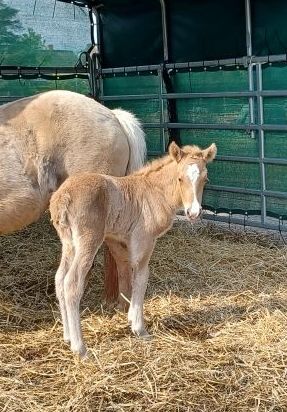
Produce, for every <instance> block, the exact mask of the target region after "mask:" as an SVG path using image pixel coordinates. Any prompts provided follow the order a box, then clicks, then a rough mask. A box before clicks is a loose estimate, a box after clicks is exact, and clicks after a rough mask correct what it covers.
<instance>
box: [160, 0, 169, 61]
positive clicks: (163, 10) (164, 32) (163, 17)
mask: <svg viewBox="0 0 287 412" xmlns="http://www.w3.org/2000/svg"><path fill="white" fill-rule="evenodd" d="M160 5H161V21H162V41H163V58H164V61H165V62H167V61H168V41H167V23H166V7H165V2H164V0H160Z"/></svg>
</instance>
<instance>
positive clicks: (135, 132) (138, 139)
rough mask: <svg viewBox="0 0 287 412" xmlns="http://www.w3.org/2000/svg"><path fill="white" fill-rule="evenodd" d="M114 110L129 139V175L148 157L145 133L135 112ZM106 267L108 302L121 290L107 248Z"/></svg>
mask: <svg viewBox="0 0 287 412" xmlns="http://www.w3.org/2000/svg"><path fill="white" fill-rule="evenodd" d="M112 112H113V113H114V115H115V116H116V118H117V119H118V121H119V122H120V125H121V126H122V128H123V130H124V132H125V134H126V136H127V139H128V144H129V148H130V156H129V162H128V165H127V169H126V174H127V175H128V174H130V173H132V172H134V171H135V170H137V169H139V168H140V167H142V166H143V164H144V161H145V157H146V143H145V134H144V131H143V129H142V127H141V125H140V122H139V121H138V119H137V118H136V117H135V116H134V115H133V114H131V113H129V112H127V111H125V110H121V109H115V110H112ZM105 267H106V271H105V292H104V295H105V298H106V301H107V302H113V301H115V300H117V299H118V298H119V292H121V291H119V284H118V273H117V267H116V263H115V261H114V260H113V259H112V257H111V255H110V253H109V251H108V250H107V249H106V250H105ZM126 276H128V275H126ZM127 282H130V279H127ZM119 300H121V299H119Z"/></svg>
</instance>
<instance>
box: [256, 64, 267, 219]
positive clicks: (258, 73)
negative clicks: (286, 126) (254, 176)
mask: <svg viewBox="0 0 287 412" xmlns="http://www.w3.org/2000/svg"><path fill="white" fill-rule="evenodd" d="M256 86H257V90H258V96H257V116H258V124H259V159H260V175H261V191H262V195H261V221H262V224H264V223H265V219H266V198H265V196H264V191H265V190H266V178H265V164H264V162H263V159H264V130H263V128H262V125H263V124H264V108H263V97H262V96H261V95H260V92H261V91H262V89H263V87H262V66H261V64H257V65H256Z"/></svg>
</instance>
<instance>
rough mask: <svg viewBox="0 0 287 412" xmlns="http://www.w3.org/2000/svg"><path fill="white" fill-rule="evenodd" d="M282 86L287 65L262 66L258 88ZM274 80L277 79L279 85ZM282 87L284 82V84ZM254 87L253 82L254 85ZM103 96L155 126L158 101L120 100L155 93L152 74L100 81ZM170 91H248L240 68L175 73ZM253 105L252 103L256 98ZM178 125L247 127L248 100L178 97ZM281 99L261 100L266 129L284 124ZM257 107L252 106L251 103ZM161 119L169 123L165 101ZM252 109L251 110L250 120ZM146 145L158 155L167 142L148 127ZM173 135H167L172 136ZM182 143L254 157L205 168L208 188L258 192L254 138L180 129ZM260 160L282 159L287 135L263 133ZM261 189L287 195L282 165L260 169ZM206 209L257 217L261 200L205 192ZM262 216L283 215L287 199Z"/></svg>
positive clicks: (270, 204)
mask: <svg viewBox="0 0 287 412" xmlns="http://www.w3.org/2000/svg"><path fill="white" fill-rule="evenodd" d="M280 78H281V79H282V84H283V85H284V84H285V83H286V78H287V65H273V66H268V65H267V66H264V68H263V89H266V90H276V88H277V89H278V88H279V84H280ZM278 79H279V80H278ZM284 82H285V83H284ZM254 83H256V82H254ZM103 84H104V87H103V91H104V95H107V96H108V95H109V96H113V95H118V97H117V99H116V100H113V101H107V102H106V104H107V105H108V106H109V107H111V108H115V107H122V108H124V109H127V110H131V111H133V112H134V113H135V114H136V115H137V116H138V117H139V118H140V119H141V120H142V121H143V122H144V123H153V124H155V125H156V124H157V125H159V124H160V121H161V113H160V99H159V98H153V99H146V100H124V99H121V95H129V94H140V95H141V94H145V93H149V94H151V93H154V94H157V93H158V92H159V79H158V76H156V75H145V76H142V75H135V76H132V75H129V76H123V77H111V78H105V79H104V80H103ZM172 86H173V89H174V92H176V93H189V92H194V93H196V92H203V93H204V92H222V91H228V92H230V91H235V92H236V91H248V72H247V70H246V69H245V68H242V67H241V68H234V70H230V69H229V70H219V69H218V70H205V71H204V70H202V71H186V72H184V71H182V70H181V71H179V72H173V74H172ZM255 100H256V99H255ZM176 102H177V103H176V107H177V120H178V122H183V123H190V124H201V125H204V124H211V123H213V124H219V125H229V126H230V125H249V124H250V121H251V117H250V109H249V101H248V98H246V97H225V98H224V97H218V98H207V97H204V98H182V99H180V98H179V99H177V101H176ZM286 102H287V99H286V98H277V97H276V98H275V97H274V98H273V97H268V98H267V97H266V98H264V122H265V123H267V124H286V107H287V104H285V103H286ZM255 103H256V101H255ZM163 107H164V120H165V121H168V113H167V106H166V102H165V101H164V106H163ZM256 110H257V109H256V104H255V108H254V115H255V119H256V118H257V116H256V114H257V113H256ZM146 133H147V143H148V150H149V152H150V153H154V152H163V145H164V143H165V144H166V143H167V142H168V137H167V134H166V133H165V139H164V142H163V137H162V132H161V130H160V129H154V128H147V129H146ZM171 133H172V132H171ZM180 138H181V142H182V144H197V145H199V146H202V147H206V146H208V145H210V144H211V143H212V142H215V143H216V144H217V146H218V153H219V155H221V156H231V157H232V156H233V157H234V156H241V157H252V158H257V159H258V160H257V161H252V162H239V161H236V159H234V160H232V159H231V160H221V161H216V162H214V163H212V164H211V165H210V166H209V179H210V184H211V185H214V186H222V187H232V188H241V189H246V190H258V191H260V190H261V189H262V178H261V173H260V162H259V134H258V132H256V131H255V132H254V133H251V132H250V131H248V130H212V129H181V130H180ZM264 144H265V157H267V158H271V159H272V158H280V159H286V157H287V134H286V132H282V131H281V132H280V131H266V132H265V135H264ZM265 180H266V190H272V191H278V192H286V182H287V166H285V165H272V164H270V165H269V164H266V165H265ZM204 203H205V205H206V206H207V207H208V208H209V209H211V210H218V209H220V210H227V211H228V210H230V211H232V212H234V211H237V212H238V211H241V213H243V212H244V211H248V213H257V214H259V213H260V210H261V205H262V200H261V197H260V193H259V194H258V195H255V194H248V193H234V192H224V191H214V190H206V193H205V196H204ZM266 205H267V214H269V215H270V216H274V215H280V214H283V215H286V214H287V200H284V199H279V198H275V197H274V198H270V197H268V198H267V200H266Z"/></svg>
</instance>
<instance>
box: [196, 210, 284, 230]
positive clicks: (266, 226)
mask: <svg viewBox="0 0 287 412" xmlns="http://www.w3.org/2000/svg"><path fill="white" fill-rule="evenodd" d="M203 219H206V220H212V221H219V222H224V223H233V224H237V225H244V226H250V227H259V228H264V229H270V230H277V231H278V229H279V224H275V223H274V224H272V223H268V222H265V223H264V224H262V223H261V222H257V221H256V220H253V219H244V218H242V219H240V218H238V217H234V216H219V215H216V216H214V215H212V214H207V213H204V215H203ZM280 230H281V231H282V232H285V231H287V225H285V226H284V225H281V226H280Z"/></svg>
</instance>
